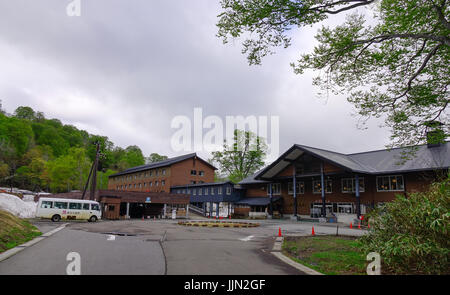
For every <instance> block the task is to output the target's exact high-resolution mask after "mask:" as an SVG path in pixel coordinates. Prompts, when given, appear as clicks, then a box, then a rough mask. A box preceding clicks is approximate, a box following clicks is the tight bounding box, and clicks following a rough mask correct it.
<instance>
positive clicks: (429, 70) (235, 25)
mask: <svg viewBox="0 0 450 295" xmlns="http://www.w3.org/2000/svg"><path fill="white" fill-rule="evenodd" d="M221 5H222V8H223V12H222V13H221V14H220V15H219V18H220V19H219V22H218V29H219V31H218V36H219V37H220V38H222V39H223V41H224V42H225V43H226V42H227V41H228V39H229V38H230V37H232V38H238V37H241V36H249V37H248V39H246V40H245V41H244V42H243V53H245V54H247V58H248V61H249V63H250V64H251V65H253V64H260V63H261V60H262V58H263V57H264V56H266V55H268V54H271V53H273V52H274V48H275V47H284V48H286V47H288V46H290V45H291V43H290V41H291V38H290V36H289V34H288V33H289V31H290V30H291V29H293V28H295V27H300V28H301V27H306V26H310V25H314V24H316V23H320V22H322V21H324V20H325V19H327V18H328V17H329V16H330V15H336V14H341V13H347V12H354V13H352V14H350V15H348V16H347V20H346V21H345V22H344V23H342V24H340V25H338V26H336V27H335V28H329V27H325V26H324V27H322V29H320V30H319V32H318V34H317V35H316V39H317V41H318V42H319V44H318V45H317V46H316V47H315V48H314V51H313V52H312V53H309V54H303V55H302V56H301V57H300V59H299V60H298V61H297V62H296V63H292V67H293V69H294V72H295V73H297V74H302V73H304V71H305V70H307V69H312V70H318V73H319V75H318V76H317V77H316V78H315V79H314V81H313V83H314V84H315V85H317V86H319V87H320V88H321V89H322V90H323V91H326V93H329V92H333V93H344V94H347V95H348V96H347V100H348V101H349V102H351V103H352V104H353V105H354V106H355V107H356V109H357V111H358V113H359V115H360V116H361V118H363V119H368V118H370V117H382V116H383V117H386V120H385V123H386V125H387V126H389V127H390V128H391V130H392V133H391V145H392V146H405V145H414V144H418V143H423V142H425V141H426V140H427V133H428V132H429V131H430V130H431V129H430V126H429V124H428V123H429V122H430V121H431V122H434V121H439V122H441V123H443V126H442V127H441V130H443V131H444V132H445V136H444V140H445V137H447V136H448V135H449V127H450V125H449V122H448V113H447V112H448V105H449V95H448V94H449V93H448V86H449V80H450V37H449V36H450V22H449V12H450V5H449V1H448V0H402V1H398V0H379V1H375V0H351V1H350V0H348V1H340V0H302V1H297V0H295V1H294V0H222V1H221ZM357 8H359V9H362V8H366V9H365V11H364V12H366V13H364V14H363V13H361V12H359V13H358V11H356V9H357ZM371 13H373V15H374V17H373V18H372V17H370V16H368V15H371ZM369 18H370V21H371V22H375V24H374V25H369V24H367V19H369ZM248 33H250V34H248ZM364 122H365V121H364ZM434 139H435V140H439V141H442V136H441V137H436V138H434Z"/></svg>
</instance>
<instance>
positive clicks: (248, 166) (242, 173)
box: [210, 129, 267, 183]
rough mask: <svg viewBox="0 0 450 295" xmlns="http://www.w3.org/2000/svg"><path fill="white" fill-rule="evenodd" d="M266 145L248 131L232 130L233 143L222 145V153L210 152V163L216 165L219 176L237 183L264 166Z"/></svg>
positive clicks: (262, 140)
mask: <svg viewBox="0 0 450 295" xmlns="http://www.w3.org/2000/svg"><path fill="white" fill-rule="evenodd" d="M266 153H267V145H266V143H265V141H264V139H262V138H261V137H259V136H257V135H255V134H254V133H252V132H250V131H241V130H237V129H236V130H234V137H233V142H231V143H227V142H226V140H225V141H224V144H223V150H222V151H216V152H212V156H213V157H212V158H211V160H210V162H211V163H217V164H218V166H219V172H220V174H221V175H225V176H226V177H228V179H229V180H231V181H233V182H235V183H237V182H239V181H241V180H242V179H244V178H246V177H247V176H249V175H251V174H253V173H255V172H256V171H257V170H259V169H260V168H261V167H263V165H264V158H265V157H266Z"/></svg>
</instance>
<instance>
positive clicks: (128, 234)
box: [102, 232, 138, 237]
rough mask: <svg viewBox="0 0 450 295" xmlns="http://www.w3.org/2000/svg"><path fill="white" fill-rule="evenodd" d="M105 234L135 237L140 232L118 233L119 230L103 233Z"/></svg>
mask: <svg viewBox="0 0 450 295" xmlns="http://www.w3.org/2000/svg"><path fill="white" fill-rule="evenodd" d="M102 234H104V235H114V236H121V237H135V236H137V235H138V234H130V233H118V232H109V233H102Z"/></svg>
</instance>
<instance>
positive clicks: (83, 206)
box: [41, 201, 100, 211]
mask: <svg viewBox="0 0 450 295" xmlns="http://www.w3.org/2000/svg"><path fill="white" fill-rule="evenodd" d="M89 205H90V206H89ZM41 208H45V209H70V210H96V211H99V210H100V209H99V206H98V204H89V203H67V202H56V201H55V202H53V201H42V204H41ZM89 208H91V209H89Z"/></svg>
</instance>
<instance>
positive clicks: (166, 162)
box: [109, 153, 217, 177]
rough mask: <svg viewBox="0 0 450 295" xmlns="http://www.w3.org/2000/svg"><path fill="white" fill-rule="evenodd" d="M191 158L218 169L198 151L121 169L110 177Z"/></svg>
mask: <svg viewBox="0 0 450 295" xmlns="http://www.w3.org/2000/svg"><path fill="white" fill-rule="evenodd" d="M191 158H196V159H198V160H200V161H202V162H204V163H206V164H207V165H209V166H211V168H213V169H214V170H217V168H216V167H214V166H213V165H211V164H210V163H208V162H207V161H205V160H203V159H202V158H200V157H198V156H197V154H196V153H192V154H187V155H182V156H178V157H173V158H169V159H166V160H162V161H158V162H154V163H150V164H146V165H141V166H136V167H133V168H129V169H126V170H124V171H121V172H119V173H115V174H112V175H110V176H109V177H114V176H120V175H125V174H130V173H135V172H139V171H145V170H149V169H154V168H159V167H167V166H170V165H173V164H176V163H178V162H181V161H184V160H187V159H191Z"/></svg>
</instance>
